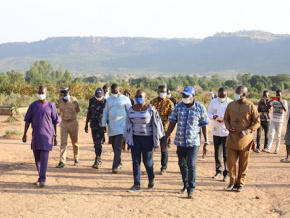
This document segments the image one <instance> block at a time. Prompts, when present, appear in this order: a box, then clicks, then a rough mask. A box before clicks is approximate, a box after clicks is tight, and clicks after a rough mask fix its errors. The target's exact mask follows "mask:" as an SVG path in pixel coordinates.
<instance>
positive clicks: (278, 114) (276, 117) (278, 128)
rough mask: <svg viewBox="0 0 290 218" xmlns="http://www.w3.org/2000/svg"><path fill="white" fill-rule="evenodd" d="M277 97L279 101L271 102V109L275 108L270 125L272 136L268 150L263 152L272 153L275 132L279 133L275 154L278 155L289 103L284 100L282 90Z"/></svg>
mask: <svg viewBox="0 0 290 218" xmlns="http://www.w3.org/2000/svg"><path fill="white" fill-rule="evenodd" d="M276 97H277V99H273V98H271V100H270V101H269V103H270V104H269V107H273V115H272V118H271V124H270V134H269V141H268V146H267V148H265V149H263V150H262V151H264V152H267V153H270V152H271V148H272V144H273V140H274V136H275V132H277V140H276V149H275V152H274V154H278V151H279V147H280V141H281V132H282V127H283V122H284V112H286V111H287V109H286V108H287V101H285V100H283V99H282V92H281V90H277V91H276Z"/></svg>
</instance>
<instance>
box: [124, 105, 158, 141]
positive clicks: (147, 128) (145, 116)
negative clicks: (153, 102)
mask: <svg viewBox="0 0 290 218" xmlns="http://www.w3.org/2000/svg"><path fill="white" fill-rule="evenodd" d="M128 117H129V119H130V120H131V122H132V124H133V135H139V136H151V135H153V126H152V107H151V106H150V107H149V108H148V109H147V110H146V111H134V110H133V108H132V107H131V108H130V110H129V113H128Z"/></svg>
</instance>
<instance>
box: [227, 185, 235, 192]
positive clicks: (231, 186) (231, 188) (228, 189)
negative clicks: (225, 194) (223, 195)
mask: <svg viewBox="0 0 290 218" xmlns="http://www.w3.org/2000/svg"><path fill="white" fill-rule="evenodd" d="M234 188H235V185H229V186H228V187H226V188H225V190H226V191H232V190H233V189H234Z"/></svg>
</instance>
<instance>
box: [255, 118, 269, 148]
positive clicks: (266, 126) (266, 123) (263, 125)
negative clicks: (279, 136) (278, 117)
mask: <svg viewBox="0 0 290 218" xmlns="http://www.w3.org/2000/svg"><path fill="white" fill-rule="evenodd" d="M263 129H264V132H265V141H264V148H267V145H268V138H269V130H270V121H261V126H260V128H259V129H258V130H257V149H260V147H261V135H262V130H263Z"/></svg>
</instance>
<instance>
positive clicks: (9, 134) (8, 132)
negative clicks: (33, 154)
mask: <svg viewBox="0 0 290 218" xmlns="http://www.w3.org/2000/svg"><path fill="white" fill-rule="evenodd" d="M20 135H22V132H21V131H19V130H17V129H13V128H12V129H6V130H5V135H4V137H5V138H12V137H13V136H20Z"/></svg>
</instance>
